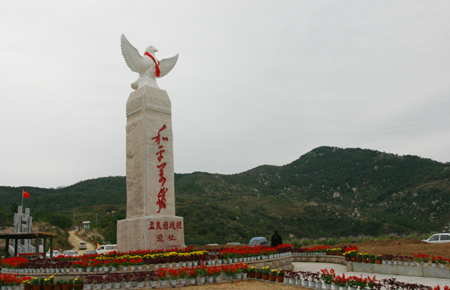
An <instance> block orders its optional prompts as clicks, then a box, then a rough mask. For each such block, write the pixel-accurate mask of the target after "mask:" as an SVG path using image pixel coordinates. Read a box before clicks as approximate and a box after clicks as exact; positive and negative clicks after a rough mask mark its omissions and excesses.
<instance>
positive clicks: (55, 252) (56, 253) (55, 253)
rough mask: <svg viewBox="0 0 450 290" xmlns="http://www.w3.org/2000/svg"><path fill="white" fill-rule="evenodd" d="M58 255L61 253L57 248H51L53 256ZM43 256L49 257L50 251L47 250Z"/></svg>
mask: <svg viewBox="0 0 450 290" xmlns="http://www.w3.org/2000/svg"><path fill="white" fill-rule="evenodd" d="M58 255H61V252H60V251H58V250H53V258H55V257H57V256H58ZM45 256H46V257H47V258H50V251H48V252H47V254H45Z"/></svg>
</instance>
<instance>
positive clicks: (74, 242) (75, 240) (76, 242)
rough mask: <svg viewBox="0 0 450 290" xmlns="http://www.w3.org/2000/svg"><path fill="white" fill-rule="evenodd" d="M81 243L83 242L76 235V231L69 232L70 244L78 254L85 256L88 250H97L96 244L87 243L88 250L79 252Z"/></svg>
mask: <svg viewBox="0 0 450 290" xmlns="http://www.w3.org/2000/svg"><path fill="white" fill-rule="evenodd" d="M80 242H83V240H82V239H80V238H79V237H78V236H77V235H75V231H69V243H70V244H71V245H72V249H73V250H75V251H77V252H78V254H80V255H83V254H84V253H85V252H86V251H87V250H95V246H94V244H92V243H91V242H87V241H85V242H86V244H87V249H86V250H78V248H79V246H80Z"/></svg>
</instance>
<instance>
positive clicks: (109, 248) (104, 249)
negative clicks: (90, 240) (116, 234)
mask: <svg viewBox="0 0 450 290" xmlns="http://www.w3.org/2000/svg"><path fill="white" fill-rule="evenodd" d="M114 251H117V244H114V245H100V246H98V248H97V249H96V250H95V252H96V253H97V254H99V255H105V254H108V253H111V252H114Z"/></svg>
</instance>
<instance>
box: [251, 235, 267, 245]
mask: <svg viewBox="0 0 450 290" xmlns="http://www.w3.org/2000/svg"><path fill="white" fill-rule="evenodd" d="M248 245H249V246H250V247H256V246H267V247H268V246H269V242H268V241H267V239H266V238H265V237H255V238H252V239H251V240H250V242H248Z"/></svg>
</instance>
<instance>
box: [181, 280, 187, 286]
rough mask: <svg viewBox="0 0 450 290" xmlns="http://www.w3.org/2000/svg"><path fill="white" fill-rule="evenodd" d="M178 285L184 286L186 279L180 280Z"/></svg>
mask: <svg viewBox="0 0 450 290" xmlns="http://www.w3.org/2000/svg"><path fill="white" fill-rule="evenodd" d="M180 285H182V286H184V285H186V278H180Z"/></svg>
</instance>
